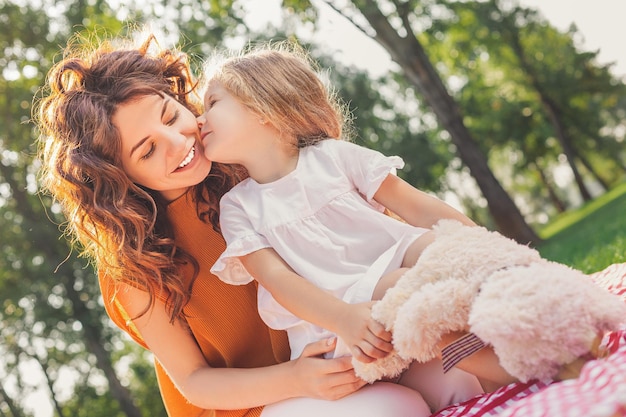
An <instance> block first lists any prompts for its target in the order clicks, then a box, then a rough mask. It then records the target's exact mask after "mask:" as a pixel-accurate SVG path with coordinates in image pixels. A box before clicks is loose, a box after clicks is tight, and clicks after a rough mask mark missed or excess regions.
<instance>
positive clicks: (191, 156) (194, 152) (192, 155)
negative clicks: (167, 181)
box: [178, 146, 196, 168]
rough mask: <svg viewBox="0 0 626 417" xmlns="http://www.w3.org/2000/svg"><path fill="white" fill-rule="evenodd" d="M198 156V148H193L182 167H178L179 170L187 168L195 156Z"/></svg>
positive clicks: (181, 164)
mask: <svg viewBox="0 0 626 417" xmlns="http://www.w3.org/2000/svg"><path fill="white" fill-rule="evenodd" d="M195 154H196V147H195V146H193V147H192V148H191V150H190V151H189V154H187V157H186V158H185V159H183V162H181V163H180V165H179V166H178V168H184V167H186V166H187V164H189V163H190V162H191V160H192V159H193V157H194V155H195Z"/></svg>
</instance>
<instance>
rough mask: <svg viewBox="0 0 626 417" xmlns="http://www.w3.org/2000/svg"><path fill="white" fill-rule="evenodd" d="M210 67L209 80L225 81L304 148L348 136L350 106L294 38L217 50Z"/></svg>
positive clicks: (234, 93)
mask: <svg viewBox="0 0 626 417" xmlns="http://www.w3.org/2000/svg"><path fill="white" fill-rule="evenodd" d="M204 68H205V71H204V76H205V80H204V84H207V85H208V84H209V83H212V82H218V83H220V84H221V85H222V86H223V87H224V88H225V89H226V90H228V92H229V93H230V94H232V95H233V96H235V97H236V98H237V99H238V100H239V101H240V102H241V103H242V104H243V105H245V106H246V107H248V108H249V109H250V110H252V111H253V112H255V113H256V114H258V115H259V117H260V118H261V119H263V120H266V121H268V122H269V123H271V124H272V125H273V126H274V127H275V128H276V129H277V130H278V131H279V132H280V133H281V135H282V137H285V138H290V139H291V138H295V139H296V143H294V145H295V146H297V147H299V148H302V147H305V146H309V145H312V144H315V143H317V142H319V141H320V140H324V139H327V138H335V139H340V138H344V139H345V138H347V132H346V124H347V122H348V121H349V117H348V112H347V111H346V108H345V106H344V105H343V103H342V101H341V100H340V99H339V97H338V96H337V94H336V92H335V91H334V89H332V88H331V87H330V86H329V85H326V84H325V83H324V82H323V81H322V79H321V78H320V75H319V72H318V71H317V70H318V68H317V65H316V64H315V62H314V61H313V60H312V59H311V57H310V55H308V54H307V53H306V51H305V50H304V49H303V48H302V47H300V46H298V45H297V44H296V43H294V42H287V41H285V42H276V43H266V44H261V45H257V46H255V47H252V48H251V49H249V50H247V51H245V52H242V53H239V54H237V55H228V54H227V53H217V54H215V55H214V56H213V57H212V59H210V60H209V61H208V62H207V63H206V64H205V66H204Z"/></svg>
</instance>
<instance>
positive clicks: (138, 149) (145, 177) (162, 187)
mask: <svg viewBox="0 0 626 417" xmlns="http://www.w3.org/2000/svg"><path fill="white" fill-rule="evenodd" d="M112 122H113V124H114V125H115V126H116V127H117V129H118V130H119V132H120V136H121V140H122V167H123V169H124V171H125V172H126V174H127V175H128V177H129V178H130V179H131V181H133V182H135V183H137V184H139V185H142V186H144V187H147V188H150V189H152V190H155V191H159V192H160V193H161V194H162V195H163V197H165V199H167V200H168V201H172V200H174V199H176V198H178V197H180V196H181V195H183V194H184V193H185V191H186V190H187V189H188V188H189V187H191V186H194V185H196V184H198V183H200V182H201V181H202V180H204V179H205V178H206V177H207V175H208V174H209V171H210V170H211V161H209V160H207V159H206V158H205V157H204V152H203V148H202V143H201V142H200V132H199V128H198V124H197V121H196V118H195V117H194V115H193V113H191V112H190V111H189V110H188V109H187V108H186V107H185V106H183V105H182V104H180V103H179V102H178V101H176V100H174V99H173V98H171V97H169V96H164V97H160V96H158V95H156V94H155V95H149V96H144V97H140V98H138V99H136V100H133V101H130V102H128V103H124V104H122V105H120V106H119V107H118V109H117V111H116V112H115V114H114V115H113V118H112Z"/></svg>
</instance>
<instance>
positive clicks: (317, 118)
mask: <svg viewBox="0 0 626 417" xmlns="http://www.w3.org/2000/svg"><path fill="white" fill-rule="evenodd" d="M207 77H208V79H207V90H206V93H205V99H204V100H205V113H204V114H203V115H202V116H201V117H200V118H199V121H200V124H201V125H202V128H201V138H202V143H203V145H204V152H205V155H206V157H207V158H208V159H209V160H212V161H216V162H222V163H230V164H241V165H243V166H244V167H245V168H246V169H247V171H248V173H249V175H250V178H248V179H246V180H244V181H243V182H241V183H240V184H238V185H237V186H235V187H234V188H233V189H232V190H231V191H230V192H228V193H227V194H226V195H225V196H224V197H223V198H222V200H221V203H220V210H221V212H220V224H221V231H222V233H223V235H224V237H225V239H226V242H227V248H226V250H225V252H224V253H223V254H222V255H221V257H220V258H219V259H218V261H217V262H216V263H215V265H214V266H213V268H212V272H213V273H215V274H216V275H218V276H219V277H220V278H221V279H222V280H224V281H225V282H228V283H233V284H246V283H248V282H250V281H251V280H252V279H253V278H252V277H254V278H255V279H256V280H258V282H259V283H260V284H261V285H260V286H259V294H258V298H259V310H260V314H261V317H262V318H263V319H264V321H265V322H266V323H267V324H268V325H269V326H270V327H272V328H275V329H286V330H287V332H288V336H289V342H290V347H291V354H292V356H293V357H297V356H298V355H299V354H300V353H301V352H302V349H303V347H304V346H305V345H306V344H308V343H310V342H311V341H313V340H318V339H321V338H325V337H328V336H329V335H332V334H336V335H338V337H339V338H338V341H339V342H341V343H338V347H337V349H336V350H335V356H342V355H346V354H351V355H353V356H354V357H355V358H357V359H358V360H361V361H364V362H369V361H372V360H375V359H377V358H381V357H384V356H386V355H387V354H388V353H389V352H390V351H391V349H392V345H391V335H390V334H389V332H387V331H386V330H385V329H384V328H383V326H382V325H381V324H379V323H377V322H376V321H374V320H373V319H372V318H371V317H370V306H371V301H372V300H377V299H380V298H381V297H382V296H383V295H384V293H385V291H386V290H387V288H389V287H391V286H392V285H393V284H394V283H395V281H396V280H397V278H399V276H400V275H401V273H402V272H403V270H402V268H407V267H410V266H412V265H414V264H415V262H416V260H417V258H418V257H419V255H420V253H421V251H422V250H423V249H424V248H425V247H426V246H427V245H428V243H430V241H431V239H432V238H431V233H430V232H429V228H430V227H431V226H433V225H434V224H435V223H436V222H437V221H438V220H439V219H441V218H452V219H457V220H459V221H461V222H463V223H465V224H469V225H473V224H474V223H473V222H472V221H471V220H469V219H468V218H467V217H465V216H464V215H463V214H461V213H459V212H458V211H456V210H454V209H453V208H451V207H450V206H448V205H447V204H445V203H443V202H442V201H440V200H438V199H436V198H433V197H431V196H429V195H427V194H425V193H423V192H420V191H418V190H416V189H415V188H413V187H412V186H410V185H409V184H407V183H406V182H404V181H403V180H401V179H400V178H398V177H397V176H395V175H394V170H395V169H396V168H401V167H402V166H403V162H402V160H401V159H400V158H398V157H385V156H383V155H381V154H380V153H378V152H375V151H372V150H370V149H367V148H364V147H360V146H357V145H355V144H352V143H350V142H347V141H343V140H339V138H341V137H342V125H343V123H342V122H343V117H342V107H341V106H340V105H339V104H338V103H337V101H336V100H335V97H334V96H333V95H332V94H331V93H330V92H329V91H328V90H327V89H326V87H325V86H324V84H323V83H322V82H321V81H320V79H319V78H318V76H317V74H316V72H315V71H314V69H313V68H312V66H311V64H310V63H309V61H308V60H307V57H306V56H305V55H304V54H303V53H300V51H298V50H296V49H289V48H288V47H285V45H284V44H283V45H279V46H276V45H275V46H274V47H272V48H267V49H259V50H256V51H253V52H249V53H247V54H244V55H242V56H239V57H233V58H230V59H225V60H223V61H222V62H220V63H219V64H214V66H209V67H208V70H207ZM384 208H387V209H389V210H391V211H392V212H394V213H396V214H398V215H399V216H400V217H401V218H403V219H405V220H406V221H407V222H408V223H404V222H401V221H399V220H396V219H394V218H393V217H390V216H389V215H387V214H385V213H384ZM342 343H343V344H344V345H345V346H344V347H343V348H342V347H341V344H342ZM439 365H440V363H437V364H436V365H433V364H430V363H429V364H424V365H422V368H421V369H420V370H419V372H415V373H413V375H412V376H410V377H409V376H407V375H403V376H402V377H401V378H400V383H404V384H407V385H411V386H412V387H414V388H416V389H417V390H418V391H420V393H422V395H423V396H425V398H426V400H427V402H429V404H430V405H431V407H432V408H433V409H438V408H440V407H443V406H446V405H447V404H448V403H449V402H451V401H457V400H462V399H465V398H467V397H468V396H470V395H475V394H477V393H479V392H480V387H479V385H478V383H477V381H476V379H475V378H474V377H473V376H470V375H469V374H465V373H463V372H462V371H459V370H455V372H453V373H452V374H446V375H443V371H442V369H441V366H439ZM417 374H419V375H417ZM436 381H439V382H440V384H439V385H437V382H436ZM424 391H430V392H428V393H426V394H424ZM444 397H445V399H443V398H444Z"/></svg>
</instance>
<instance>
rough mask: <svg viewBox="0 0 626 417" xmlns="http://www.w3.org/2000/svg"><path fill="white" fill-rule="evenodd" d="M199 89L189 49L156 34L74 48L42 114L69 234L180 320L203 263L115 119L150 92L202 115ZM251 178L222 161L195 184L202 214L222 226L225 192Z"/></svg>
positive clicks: (49, 171)
mask: <svg viewBox="0 0 626 417" xmlns="http://www.w3.org/2000/svg"><path fill="white" fill-rule="evenodd" d="M195 88H196V82H195V80H194V78H193V77H192V75H191V71H190V67H189V61H188V58H187V55H186V54H184V53H182V52H177V51H175V50H172V49H161V48H160V47H159V45H158V44H157V42H156V40H155V38H154V36H150V37H149V38H147V40H146V41H145V42H144V43H142V44H141V45H140V46H138V47H137V46H133V45H132V43H128V44H126V45H122V46H114V45H113V44H112V43H111V42H103V43H102V44H101V45H100V46H99V47H98V48H96V49H86V48H85V47H82V48H79V47H76V46H69V47H68V48H67V53H66V55H65V57H64V59H63V60H61V61H60V62H59V63H57V64H56V65H55V66H54V67H53V68H52V69H51V70H50V72H49V73H48V80H47V85H46V89H45V93H44V95H43V98H41V100H40V101H39V102H38V103H37V106H36V110H35V111H34V118H35V120H36V122H37V124H38V127H39V129H40V133H41V136H40V139H39V145H40V146H39V149H40V157H41V160H42V165H43V167H42V170H41V173H40V179H41V184H42V186H43V190H44V191H47V192H49V193H50V194H51V195H52V196H53V198H54V199H55V200H56V201H58V202H59V203H60V205H61V207H62V209H63V213H64V215H65V218H66V220H67V223H66V228H65V233H66V234H67V235H68V236H70V237H71V238H72V240H73V241H74V243H79V244H80V247H81V253H82V254H83V255H87V256H88V257H90V258H91V259H93V261H94V262H95V265H96V267H97V268H98V269H99V271H100V272H101V273H105V274H107V276H109V277H110V278H112V279H117V280H120V281H123V282H126V283H129V284H131V285H134V286H136V287H138V288H141V289H143V290H145V291H147V292H148V293H149V295H150V299H151V304H150V305H149V306H146V310H145V311H147V310H148V309H149V308H150V306H151V305H152V304H153V303H154V301H155V299H156V297H163V298H164V299H165V301H166V306H167V308H168V311H169V314H170V318H171V320H172V321H174V320H175V319H176V318H181V317H182V309H183V307H184V306H185V304H186V303H187V301H188V300H189V297H190V293H191V288H190V286H187V285H185V284H184V282H185V281H184V280H183V279H182V277H181V276H180V274H181V272H180V269H181V268H179V266H180V265H182V264H183V263H191V264H192V265H193V266H194V269H195V271H196V272H195V274H194V277H193V279H192V281H191V282H192V283H193V280H194V279H195V276H196V275H197V273H198V272H197V271H198V265H197V262H196V261H195V260H194V259H193V258H192V257H191V256H190V255H188V254H186V253H185V252H184V251H182V250H181V249H179V248H177V247H176V244H175V242H174V240H173V234H172V232H171V228H170V225H169V222H168V219H167V217H166V214H165V213H166V212H165V204H166V202H165V201H164V199H163V198H162V197H161V196H160V194H159V193H157V192H155V191H152V190H149V189H146V188H144V187H141V186H139V185H137V184H134V183H133V182H132V181H130V179H129V178H128V176H127V175H126V173H125V172H124V171H123V170H122V168H121V166H122V164H121V161H120V150H121V140H120V136H119V132H118V130H117V129H116V128H115V126H114V125H113V123H112V121H111V118H112V116H113V114H114V112H115V111H116V109H117V107H118V106H120V105H122V104H124V103H127V102H129V101H130V100H133V99H137V98H139V97H142V96H146V95H151V94H157V95H160V96H165V95H168V96H171V97H173V98H174V99H176V100H178V101H179V102H180V103H182V104H183V105H184V106H186V107H187V108H189V109H190V110H191V111H192V112H193V113H194V114H195V115H197V114H198V111H199V104H198V103H199V100H198V98H197V95H196V94H195ZM242 175H243V173H242V172H241V169H238V168H235V167H229V166H226V165H220V164H216V163H214V164H213V167H212V169H211V173H210V175H209V176H208V177H207V178H206V179H205V180H204V181H203V182H202V183H201V184H199V185H197V186H195V187H194V190H193V191H192V192H193V193H194V198H195V200H196V202H197V207H198V215H199V216H200V218H202V219H203V220H204V221H206V222H210V223H211V224H212V225H213V227H214V228H215V229H216V230H218V217H219V214H218V209H219V199H220V198H221V196H222V195H223V194H224V193H225V192H226V191H228V190H229V189H230V188H232V186H233V185H234V184H235V183H236V182H238V181H239V180H240V179H241V177H242Z"/></svg>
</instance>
